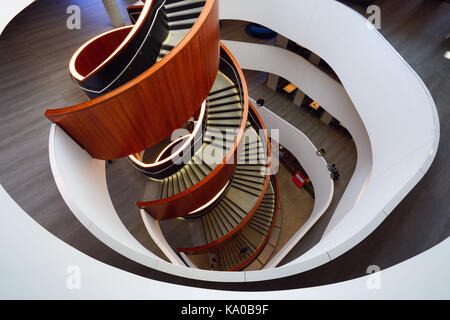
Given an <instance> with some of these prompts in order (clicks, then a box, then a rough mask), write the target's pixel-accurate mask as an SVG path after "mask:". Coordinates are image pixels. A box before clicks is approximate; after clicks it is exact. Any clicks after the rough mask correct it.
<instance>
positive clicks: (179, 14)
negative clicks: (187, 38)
mask: <svg viewBox="0 0 450 320" xmlns="http://www.w3.org/2000/svg"><path fill="white" fill-rule="evenodd" d="M202 10H203V7H197V8H192V9H187V10H181V11H175V12H172V13H168V14H167V20H168V21H169V22H172V21H178V20H186V19H194V18H195V19H197V18H198V16H199V15H200V13H201V12H202Z"/></svg>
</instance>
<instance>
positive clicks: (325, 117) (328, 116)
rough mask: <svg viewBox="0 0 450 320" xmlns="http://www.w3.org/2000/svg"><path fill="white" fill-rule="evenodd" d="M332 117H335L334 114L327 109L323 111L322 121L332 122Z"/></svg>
mask: <svg viewBox="0 0 450 320" xmlns="http://www.w3.org/2000/svg"><path fill="white" fill-rule="evenodd" d="M332 119H333V116H332V115H331V114H329V113H328V112H327V111H326V110H324V111H323V114H322V116H321V117H320V121H322V122H323V123H325V124H330V122H331V120H332Z"/></svg>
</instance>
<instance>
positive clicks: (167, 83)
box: [45, 0, 219, 160]
mask: <svg viewBox="0 0 450 320" xmlns="http://www.w3.org/2000/svg"><path fill="white" fill-rule="evenodd" d="M218 68H219V15H218V1H217V0H207V2H206V4H205V6H204V8H203V11H202V13H201V14H200V16H199V18H198V20H197V22H196V23H195V25H194V26H193V27H192V29H191V30H190V31H189V33H188V35H187V36H186V37H185V38H184V39H183V40H182V41H181V42H180V43H179V44H178V45H177V46H176V47H175V48H174V49H173V50H172V51H171V52H170V53H169V54H168V55H167V56H166V57H165V58H164V59H162V60H161V61H160V62H159V63H157V64H156V65H154V66H152V67H151V68H150V69H149V70H147V71H146V72H144V73H143V74H141V75H140V76H138V77H136V78H135V79H133V80H132V81H130V82H128V83H127V84H125V85H123V86H121V87H119V88H117V89H115V90H113V91H111V92H108V93H107V94H105V95H103V96H100V97H98V98H95V99H93V100H91V101H88V102H85V103H82V104H79V105H75V106H71V107H67V108H62V109H54V110H47V111H46V112H45V115H46V116H47V117H48V118H49V119H50V120H51V121H52V122H55V123H57V124H58V125H60V126H61V127H62V128H63V129H64V131H66V132H67V133H68V134H69V135H70V136H71V137H72V138H73V139H74V140H75V141H76V142H78V144H79V145H80V146H82V147H83V148H85V149H86V151H87V152H88V153H89V154H90V155H91V156H92V157H94V158H97V159H104V160H106V159H116V158H120V157H123V156H127V155H129V154H132V153H136V152H140V151H142V150H145V149H147V148H149V147H151V146H153V145H155V144H156V143H158V142H160V141H162V140H163V139H165V138H166V137H167V136H169V135H170V134H171V132H172V131H173V130H175V129H177V128H179V127H180V126H181V125H182V124H183V123H185V122H186V121H187V120H188V119H189V118H190V117H191V116H192V115H193V114H195V113H196V112H197V111H198V110H199V109H200V107H201V104H202V102H203V101H204V100H205V98H206V96H207V95H208V93H209V91H210V89H211V87H212V84H213V83H214V80H215V77H216V74H217V71H218Z"/></svg>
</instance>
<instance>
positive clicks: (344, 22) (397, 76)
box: [0, 0, 450, 298]
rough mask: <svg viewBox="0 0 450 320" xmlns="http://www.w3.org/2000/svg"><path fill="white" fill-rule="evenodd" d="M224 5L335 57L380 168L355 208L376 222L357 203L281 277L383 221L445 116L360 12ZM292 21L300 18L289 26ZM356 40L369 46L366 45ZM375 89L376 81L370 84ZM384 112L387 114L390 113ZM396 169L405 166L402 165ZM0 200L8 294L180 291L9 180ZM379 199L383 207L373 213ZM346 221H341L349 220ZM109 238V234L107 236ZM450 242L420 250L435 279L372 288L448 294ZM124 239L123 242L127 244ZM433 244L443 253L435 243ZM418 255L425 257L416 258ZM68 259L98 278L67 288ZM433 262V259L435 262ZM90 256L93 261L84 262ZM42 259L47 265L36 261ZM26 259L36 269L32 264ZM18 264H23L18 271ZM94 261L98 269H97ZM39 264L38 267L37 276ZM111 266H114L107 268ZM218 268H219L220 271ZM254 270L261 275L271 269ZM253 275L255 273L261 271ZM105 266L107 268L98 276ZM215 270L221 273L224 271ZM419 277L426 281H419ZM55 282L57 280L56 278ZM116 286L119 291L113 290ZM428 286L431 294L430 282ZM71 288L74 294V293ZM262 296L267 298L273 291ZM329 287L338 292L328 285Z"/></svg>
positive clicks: (323, 4) (305, 3)
mask: <svg viewBox="0 0 450 320" xmlns="http://www.w3.org/2000/svg"><path fill="white" fill-rule="evenodd" d="M29 3H30V1H23V0H22V1H20V0H18V1H15V2H14V5H17V8H16V7H14V8H15V9H14V10H16V9H17V11H18V10H19V8H20V7H25V5H27V4H29ZM220 4H221V17H222V18H228V19H241V20H250V21H254V22H257V23H260V24H263V25H266V26H268V27H270V28H272V29H274V30H276V31H278V32H279V33H281V34H282V35H284V36H286V37H288V38H290V39H293V40H295V41H297V42H300V43H302V44H303V45H304V46H306V47H308V48H309V49H311V50H312V51H314V52H316V53H317V54H319V55H320V56H321V57H323V58H324V59H325V60H326V61H327V62H328V63H330V65H331V66H332V67H333V69H334V70H335V71H336V72H337V74H338V75H339V77H340V79H341V81H342V83H343V84H344V87H345V88H346V89H347V92H348V93H349V96H350V98H351V100H352V101H353V103H354V105H355V106H356V107H357V109H358V112H359V114H360V116H361V119H362V121H363V122H364V124H365V126H366V129H367V132H368V133H369V137H370V139H371V143H372V145H371V146H372V151H373V154H374V155H373V159H374V161H373V167H374V169H376V170H375V172H376V180H375V179H374V180H372V178H371V183H372V184H371V185H370V186H368V188H367V189H366V192H365V194H364V195H366V194H367V193H375V194H377V192H378V193H383V194H382V195H380V199H379V201H380V202H381V203H382V204H381V205H380V206H378V205H376V204H374V206H373V207H372V206H371V203H370V199H369V201H368V200H367V199H361V201H360V202H359V203H358V206H359V207H358V209H359V210H364V209H367V210H369V211H370V212H371V217H372V220H371V222H372V224H367V219H363V220H365V221H358V216H357V213H358V210H352V212H351V213H352V214H349V215H347V216H346V217H345V219H344V220H348V221H345V223H342V224H340V226H339V227H341V228H343V229H344V230H343V231H344V232H342V233H340V234H341V235H342V236H343V237H342V238H341V239H339V237H337V236H336V235H337V234H339V233H337V232H333V236H334V239H333V237H330V236H328V237H326V238H325V239H323V240H325V241H322V242H321V245H322V247H321V248H319V249H317V248H313V251H311V252H309V257H308V259H304V260H303V261H300V260H298V261H296V262H295V263H292V264H290V265H286V266H283V267H281V268H277V269H274V270H270V273H269V274H267V273H266V276H267V278H270V277H272V278H274V277H279V276H282V275H288V274H294V273H299V272H302V271H304V270H308V269H310V268H313V267H315V266H317V265H320V264H322V263H324V262H326V261H328V258H327V253H328V252H330V253H331V254H332V256H337V255H339V254H340V253H342V252H343V251H345V250H347V248H349V247H351V246H352V245H353V244H354V243H356V242H357V241H359V240H360V239H361V238H363V237H364V236H365V235H367V234H368V232H370V231H371V229H372V228H374V227H376V225H378V223H379V222H381V221H382V219H384V216H383V215H386V214H387V213H389V212H390V211H391V210H392V209H393V208H394V207H395V206H396V204H397V203H398V202H399V201H400V200H401V199H402V198H403V197H404V195H405V194H406V193H407V192H408V191H409V190H410V188H412V187H413V186H414V185H415V183H416V182H417V181H418V180H419V179H420V178H421V176H422V175H423V174H424V173H425V172H426V170H428V168H429V166H430V164H431V162H432V160H433V158H434V155H435V153H436V149H437V143H438V137H439V124H438V118H437V114H436V110H435V107H434V103H433V100H432V98H431V96H430V95H429V92H428V90H427V89H426V87H425V86H424V85H423V83H422V81H421V80H420V79H419V78H418V77H417V75H416V74H415V73H414V71H413V70H411V69H410V68H409V66H408V65H407V64H406V63H405V62H404V61H403V60H402V59H401V57H400V56H398V54H397V53H396V52H395V50H393V48H392V47H391V46H390V45H389V44H388V43H387V42H386V41H385V40H384V39H383V38H382V37H381V36H380V35H379V34H378V32H377V31H376V30H374V29H373V28H367V26H366V22H365V19H364V18H363V17H361V16H359V15H357V14H356V13H354V12H352V11H351V10H350V9H348V8H346V7H344V6H343V5H341V4H339V3H337V2H334V1H331V0H321V1H319V0H285V1H284V3H283V5H280V3H279V2H278V1H268V0H257V1H255V0H246V1H245V2H241V1H237V0H227V1H221V2H220ZM5 6H7V7H8V8H13V7H12V6H11V4H9V3H8V4H7V5H2V16H1V18H3V14H9V13H11V14H12V13H16V12H17V11H11V12H9V11H6V10H3V9H5V8H6V7H5ZM292 8H295V10H292ZM237 9H239V10H237ZM269 14H270V15H269ZM10 17H11V16H8V20H6V21H9V18H10ZM1 21H2V23H4V24H3V25H0V26H1V27H3V26H4V25H6V22H5V20H4V19H2V20H1ZM294 22H295V27H294V28H292V26H293V23H294ZM349 33H351V34H352V35H354V36H353V37H347V39H342V37H343V36H346V35H348V34H349ZM359 44H362V45H360V46H359ZM349 48H351V50H349ZM346 70H347V71H346ZM349 70H352V72H348V71H349ZM363 71H364V72H363ZM345 72H347V74H345ZM391 76H392V77H391ZM368 88H370V89H371V90H370V91H369V90H367V89H368ZM383 97H384V99H383ZM406 106H410V109H409V110H408V109H405V108H406ZM380 109H381V110H380ZM381 111H382V112H381ZM380 112H381V113H380ZM387 112H390V115H391V116H392V119H393V120H392V119H391V120H392V121H391V120H389V119H384V118H382V119H379V118H378V116H379V115H380V114H382V113H387ZM406 115H409V116H410V117H411V121H410V122H408V123H406V124H405V123H403V125H402V126H398V124H399V122H398V119H400V118H401V117H400V116H402V117H403V119H404V118H405V116H406ZM419 119H420V121H419ZM384 120H387V121H386V122H384ZM377 121H379V122H381V124H379V123H378V125H377ZM418 124H420V126H417V125H418ZM380 126H383V129H384V131H383V130H380ZM413 128H415V129H416V132H413V130H412V129H413ZM410 133H411V134H410ZM384 143H386V144H387V146H386V148H385V149H383V144H384ZM415 146H417V147H415ZM380 151H381V152H380ZM384 151H390V152H387V153H386V154H385V155H384V154H383V153H384ZM96 168H97V169H98V168H99V166H96ZM397 168H398V170H396V169H397ZM103 170H104V168H103ZM386 180H388V181H394V183H392V184H385V183H384V182H385V181H386ZM381 187H382V188H381ZM385 188H388V190H386V192H384V190H385ZM392 194H395V196H392ZM377 200H378V199H377ZM0 203H1V207H2V212H4V214H3V219H6V220H7V221H8V223H2V224H0V227H2V232H1V237H2V240H3V238H4V241H1V242H0V244H1V253H2V256H3V257H7V259H8V261H9V263H8V264H6V266H4V267H5V268H6V269H5V268H4V269H2V273H0V276H1V277H3V278H2V281H1V283H2V288H6V287H8V288H11V289H10V290H8V292H7V295H8V296H11V295H13V296H15V297H20V296H22V297H23V296H24V295H28V296H37V297H43V296H47V297H50V296H53V297H55V293H56V292H57V293H58V294H57V295H56V296H57V297H63V296H65V297H80V296H83V297H85V298H86V297H93V296H97V297H98V296H99V294H102V297H105V296H115V294H117V295H118V296H119V295H121V294H122V293H123V291H121V290H117V288H118V287H120V286H123V285H124V284H125V283H126V284H128V285H130V286H132V287H133V286H135V285H136V286H137V285H140V284H141V283H143V282H142V281H150V282H151V283H152V284H151V285H150V286H149V285H147V283H145V289H146V290H147V291H146V292H147V293H148V294H149V296H150V294H151V293H150V292H149V290H152V291H153V290H155V288H161V287H163V288H166V289H167V288H170V289H172V290H170V291H166V292H169V294H170V297H171V298H174V295H173V294H174V292H178V291H173V289H174V288H179V287H178V286H172V285H167V284H162V283H161V282H154V281H151V280H148V279H143V278H134V279H132V277H134V276H131V277H130V275H129V274H126V273H123V272H122V271H119V270H116V269H114V268H111V267H109V266H107V265H104V264H101V263H99V262H97V261H94V260H92V259H89V258H88V257H86V256H85V255H83V254H81V253H79V252H78V251H76V250H74V249H73V248H70V247H69V246H67V245H65V244H64V243H62V242H61V241H59V240H58V239H56V238H55V237H53V236H52V235H50V234H49V233H48V232H46V231H45V230H44V229H43V228H41V227H40V226H39V225H38V224H37V223H36V222H34V221H33V220H32V219H31V218H30V217H29V216H28V215H26V214H25V213H24V212H23V211H22V210H21V209H20V208H19V207H18V206H17V204H15V203H14V202H13V201H12V199H11V198H9V197H8V196H7V195H6V193H5V192H4V190H3V188H2V189H1V201H0ZM383 206H384V207H383ZM379 207H383V208H382V209H381V210H379V211H378V212H377V213H375V211H377V209H378V208H379ZM377 218H378V220H377ZM344 220H343V221H342V222H344ZM355 222H356V223H355ZM351 223H355V224H356V227H355V228H353V229H352V228H350V230H345V228H346V224H347V225H350V224H351ZM364 228H366V230H363V229H364ZM119 229H120V228H119ZM91 230H92V229H91ZM355 230H356V231H358V230H359V231H360V230H363V232H355ZM333 231H334V230H333ZM119 232H122V231H119ZM18 235H21V238H20V239H17V236H18ZM23 235H27V237H30V239H29V238H26V239H24V238H23ZM349 236H350V237H349ZM105 238H108V237H107V236H105ZM123 238H124V241H125V242H128V243H129V244H130V246H132V247H133V246H134V244H133V241H132V240H130V239H126V238H127V236H125V235H123ZM331 240H337V243H339V244H340V245H338V246H333V245H332V244H331V242H332V241H331ZM11 243H13V244H14V246H12V245H11ZM448 243H449V241H448V240H447V241H445V243H443V244H441V245H439V248H444V249H445V250H444V251H442V249H441V250H440V251H439V254H440V255H439V257H441V258H442V257H443V258H444V260H443V261H444V262H445V263H443V264H438V263H436V262H435V261H441V260H438V259H437V258H436V260H433V259H432V258H431V252H426V253H423V254H421V255H420V257H426V258H424V260H421V261H420V262H421V263H417V264H416V267H418V268H419V271H420V270H422V274H425V273H426V274H427V275H431V276H434V275H436V276H437V277H436V279H437V280H436V279H434V280H433V281H432V282H431V281H428V278H426V277H423V276H421V277H419V281H415V282H414V283H413V284H411V282H410V279H411V277H412V276H411V273H408V271H410V270H411V269H406V271H405V269H402V272H403V273H400V272H399V273H396V274H395V276H393V277H392V278H391V279H392V281H391V282H390V283H391V284H394V285H393V286H390V287H389V289H390V291H389V290H388V291H383V292H380V291H371V292H369V293H370V294H368V295H367V296H371V297H377V296H378V297H379V296H383V297H387V296H389V295H386V292H388V293H390V294H392V293H394V295H392V297H399V295H398V294H399V293H400V292H401V293H402V294H403V295H408V296H410V295H411V294H414V293H417V295H414V296H415V297H418V296H419V297H420V294H424V292H425V291H426V290H425V291H424V290H423V288H425V287H427V285H429V284H431V285H432V288H434V289H436V288H441V287H442V284H444V287H445V288H444V290H445V291H444V292H445V293H446V294H445V295H441V296H445V297H447V298H448V291H447V290H446V289H447V283H448V280H447V281H445V279H446V278H445V277H447V278H448V272H447V270H448V261H450V259H449V258H448V255H447V256H446V255H445V254H446V253H448V252H449V251H448V247H446V246H448ZM36 245H38V247H36V248H35V246H36ZM120 245H121V246H123V244H120ZM137 248H138V246H136V250H138V251H140V249H137ZM327 250H330V251H327ZM430 251H433V252H436V251H434V250H430ZM37 252H39V254H36V253H37ZM119 252H120V251H119ZM137 255H138V256H139V257H140V258H142V259H143V260H146V259H150V260H151V259H154V258H153V257H151V256H150V255H148V253H143V252H139V253H138V254H137ZM55 256H56V257H57V258H56V259H57V260H55ZM143 256H144V258H143ZM80 257H81V258H80ZM86 258H88V259H87V260H89V261H87V262H86V261H85V260H86ZM77 259H78V260H77ZM430 259H431V260H430ZM411 260H414V261H418V259H416V258H413V259H411ZM24 261H28V262H29V263H23V262H24ZM68 261H82V262H83V266H85V267H83V270H87V271H86V272H87V273H88V274H91V275H92V274H93V275H92V276H91V278H90V279H95V280H97V281H99V282H94V281H91V282H88V283H90V285H89V284H88V290H86V291H82V292H68V291H67V288H66V287H62V286H63V285H62V283H63V282H64V280H65V279H64V278H63V277H61V276H55V275H57V274H58V272H55V269H54V268H55V267H56V265H58V266H59V267H61V265H62V266H67V263H68ZM430 261H432V262H433V263H431V264H430V263H429V262H430ZM55 262H56V263H55ZM85 262H86V264H84V263H85ZM300 262H301V263H300ZM72 263H73V262H72ZM80 263H81V262H80ZM166 264H167V268H163V269H164V270H163V271H166V272H167V271H168V272H173V268H175V269H177V268H178V269H177V270H178V271H180V269H179V268H181V267H177V266H173V265H171V264H168V263H166ZM38 265H39V266H41V267H40V268H39V267H37V266H38ZM408 265H409V264H408V263H407V262H404V263H402V264H401V266H408ZM161 266H163V267H164V265H163V264H161V265H158V264H157V268H158V267H161ZM440 266H443V268H440V269H436V268H437V267H440ZM27 268H28V269H29V270H26V269H27ZM30 268H31V269H30ZM171 268H172V269H171ZM19 269H20V271H21V272H18V271H19ZM184 269H187V268H183V270H184ZM391 269H396V270H398V269H401V268H400V267H398V269H397V267H393V268H391ZM391 269H389V270H391ZM42 270H45V271H48V272H47V273H42V272H40V271H42ZM93 270H94V271H95V272H93V273H92V271H93ZM111 270H112V271H111ZM412 270H417V269H412ZM433 271H434V272H433ZM36 272H40V273H38V274H37V276H35V275H36ZM106 272H108V274H107V275H106ZM62 273H63V272H62ZM181 273H182V271H180V274H181ZM213 273H215V274H217V272H213ZM256 273H258V274H259V275H261V276H262V275H263V274H264V271H261V272H256ZM59 274H61V270H59ZM206 274H210V273H208V272H203V273H202V274H201V275H198V276H199V277H201V276H203V278H204V279H208V278H209V277H208V276H206V277H205V275H206ZM234 274H235V275H237V277H236V279H235V280H236V281H244V280H246V281H252V277H251V276H250V275H249V274H246V273H234ZM244 274H245V275H244ZM252 274H253V275H255V273H252ZM25 275H26V276H25ZM99 275H101V277H102V278H101V279H100V277H99ZM103 275H105V278H103ZM240 275H242V276H240ZM404 275H407V277H406V279H405V278H404V277H402V276H404ZM217 276H219V277H220V274H218V275H217ZM116 277H117V278H119V277H120V278H121V280H123V281H126V282H120V283H119V282H114V281H111V279H116ZM225 277H227V276H225ZM125 279H126V280H125ZM253 279H256V277H253ZM402 279H403V280H404V281H403V283H404V284H405V286H404V287H400V286H399V284H400V283H402V282H401V280H402ZM443 279H444V281H443ZM40 280H41V281H40ZM421 280H422V281H424V282H420V281H421ZM55 281H56V282H55ZM58 281H60V283H59V285H60V287H58V285H57V282H58ZM132 281H133V282H132ZM358 281H359V279H356V280H352V281H349V282H346V283H349V284H350V286H344V287H341V286H340V285H332V286H328V287H327V288H331V291H329V292H334V293H335V295H334V297H341V298H342V297H343V294H345V293H347V292H348V293H349V295H350V292H353V297H361V287H355V286H353V284H355V283H360V282H358ZM150 282H149V283H150ZM346 283H345V284H346ZM30 284H32V286H30ZM50 284H53V285H56V288H55V287H52V291H51V292H46V291H44V290H42V288H46V287H47V288H48V287H49V285H50ZM95 284H97V286H95ZM415 284H417V285H418V286H417V288H416V291H414V290H411V285H415ZM440 285H441V286H440ZM33 286H34V287H33ZM114 288H115V289H116V290H111V289H114ZM136 288H137V287H134V288H133V290H134V291H131V292H130V295H132V294H135V295H136V294H137V295H138V297H142V295H140V294H141V292H142V291H139V290H136ZM141 288H142V287H141ZM149 288H151V289H149ZM333 288H336V289H337V291H334V289H333ZM402 288H406V289H407V291H404V290H403V291H402ZM145 289H143V290H145ZM190 289H192V288H186V287H183V291H181V290H180V291H179V292H183V297H185V295H184V292H186V291H188V290H190ZM315 289H317V290H315ZM406 289H405V290H406ZM192 290H193V291H192V292H197V293H198V292H200V291H201V289H192ZM292 291H295V292H309V295H308V294H305V295H304V297H307V296H309V297H311V296H314V297H321V298H325V297H326V295H324V292H323V291H322V288H320V287H319V288H312V289H306V290H304V291H300V290H299V291H297V290H289V291H284V293H286V294H288V295H287V296H284V297H292V295H291V293H292ZM163 292H164V289H162V291H159V290H158V291H157V296H158V297H161V296H162V293H163ZM206 292H207V293H208V294H209V292H210V291H209V290H208V291H206ZM426 292H427V294H428V293H429V292H430V291H426ZM436 292H437V291H436ZM4 293H5V292H4V291H3V290H2V295H4ZM70 293H73V294H72V295H70ZM94 293H95V294H97V295H95V294H94ZM366 293H367V292H366ZM377 293H378V295H377ZM380 293H381V294H380ZM236 294H239V293H236V292H233V293H232V295H233V297H236ZM244 294H245V297H248V295H249V293H244ZM262 294H264V293H262ZM268 294H270V297H274V293H273V292H270V293H268ZM153 296H154V295H153ZM265 296H266V297H267V296H268V295H265ZM330 296H333V295H332V294H331V295H330ZM422 296H423V295H422ZM168 297H169V296H168ZM296 297H298V296H296Z"/></svg>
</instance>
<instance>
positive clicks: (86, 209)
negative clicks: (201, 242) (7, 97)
mask: <svg viewBox="0 0 450 320" xmlns="http://www.w3.org/2000/svg"><path fill="white" fill-rule="evenodd" d="M49 156H50V165H51V168H52V172H53V175H54V178H55V182H56V185H57V187H58V190H59V192H60V193H61V195H62V196H63V198H64V201H65V202H66V204H67V205H68V207H69V208H70V210H71V211H72V212H73V214H74V215H75V216H76V217H77V218H78V220H79V221H80V222H81V223H82V224H83V225H84V226H85V227H86V228H87V229H88V230H89V231H90V232H91V233H92V234H93V235H94V236H95V237H97V238H98V239H99V240H100V241H102V242H103V243H105V244H106V245H107V246H109V247H110V248H112V249H113V250H115V251H117V252H119V253H120V254H122V255H124V256H125V257H127V258H130V259H132V260H134V261H136V262H138V263H141V264H143V265H145V266H147V267H150V268H154V269H157V270H161V271H164V272H167V273H172V274H175V275H179V276H183V277H190V278H193V279H199V280H212V281H230V282H236V281H237V282H240V281H245V276H244V274H243V272H219V271H205V270H200V269H193V268H187V267H185V266H184V264H183V263H182V262H181V260H179V259H178V260H175V257H174V256H173V253H172V252H171V250H169V248H168V247H167V246H166V245H167V243H166V241H165V239H164V237H163V235H162V233H158V231H157V228H156V226H155V225H154V224H152V223H151V220H148V219H146V220H144V221H145V224H146V227H147V228H148V229H147V230H148V231H149V232H150V234H151V235H152V237H153V240H155V242H156V243H157V244H158V245H160V246H161V250H163V252H165V253H168V254H169V257H170V259H171V260H172V261H173V262H175V263H177V264H173V263H169V262H166V261H164V260H162V259H160V258H159V257H157V256H156V255H154V254H153V253H151V252H150V251H148V250H147V249H146V248H144V247H143V246H142V245H141V244H140V243H139V242H138V241H137V240H136V239H135V238H134V237H133V236H132V235H131V234H130V233H129V231H128V230H127V229H126V228H125V226H124V225H123V223H122V221H121V220H120V218H119V216H118V215H117V212H116V211H115V209H114V206H113V204H112V202H111V198H110V196H109V192H108V188H107V185H106V173H105V162H104V161H103V160H96V159H93V158H92V157H91V156H90V155H89V154H88V153H87V152H86V151H85V150H84V149H82V148H81V147H80V146H79V145H78V144H77V143H76V142H75V141H73V140H72V139H71V138H70V137H69V136H68V135H67V134H66V133H65V132H64V131H63V130H62V129H61V128H59V127H58V126H57V125H55V124H52V125H51V130H50V138H49ZM144 218H145V217H144Z"/></svg>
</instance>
